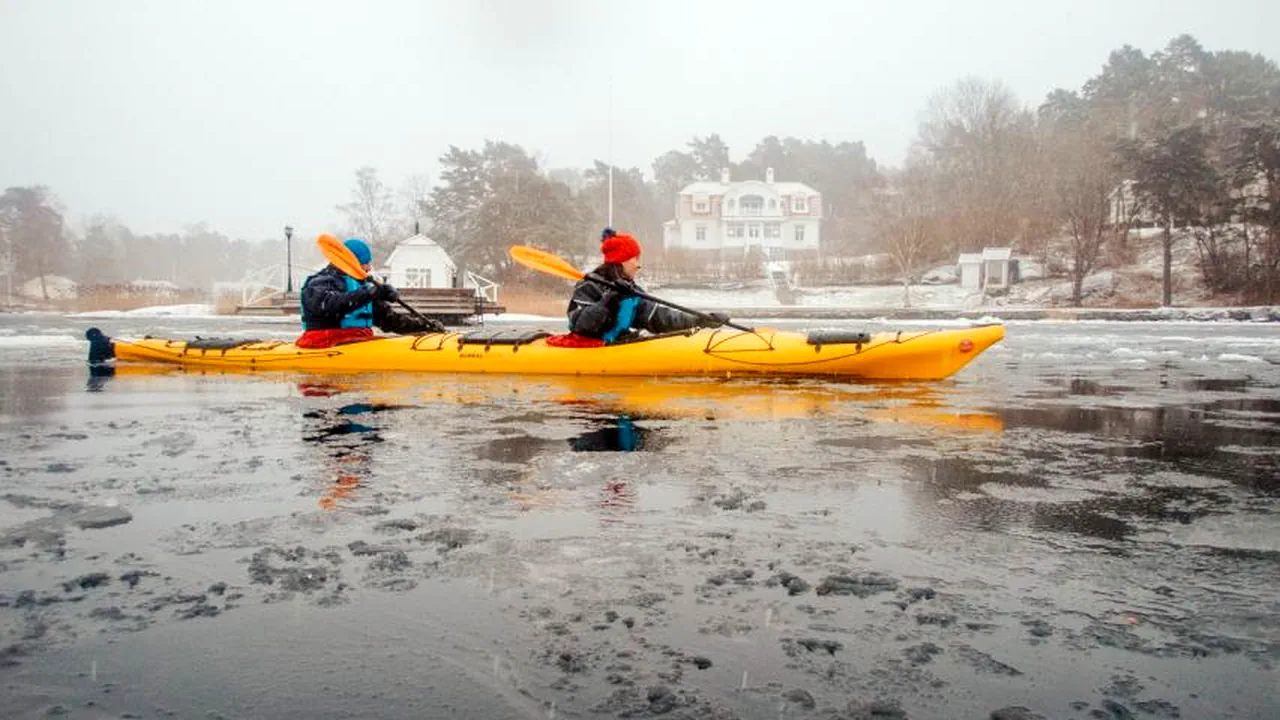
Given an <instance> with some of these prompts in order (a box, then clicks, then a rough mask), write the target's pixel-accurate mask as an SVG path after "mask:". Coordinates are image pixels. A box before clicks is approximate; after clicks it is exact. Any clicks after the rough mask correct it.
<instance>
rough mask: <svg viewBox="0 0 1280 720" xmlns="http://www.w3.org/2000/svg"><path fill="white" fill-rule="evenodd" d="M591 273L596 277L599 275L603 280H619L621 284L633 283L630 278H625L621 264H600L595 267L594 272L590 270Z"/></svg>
mask: <svg viewBox="0 0 1280 720" xmlns="http://www.w3.org/2000/svg"><path fill="white" fill-rule="evenodd" d="M591 272H593V273H595V274H596V275H599V276H600V277H602V278H604V279H605V280H613V281H614V282H617V281H619V280H621V281H623V282H628V283H629V282H634V281H633V280H632V279H631V278H629V277H627V274H626V273H624V272H623V271H622V263H611V262H607V263H600V267H597V268H596V269H595V270H592V271H591Z"/></svg>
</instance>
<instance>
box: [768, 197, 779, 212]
mask: <svg viewBox="0 0 1280 720" xmlns="http://www.w3.org/2000/svg"><path fill="white" fill-rule="evenodd" d="M769 209H770V210H777V209H778V201H777V200H774V199H773V198H769Z"/></svg>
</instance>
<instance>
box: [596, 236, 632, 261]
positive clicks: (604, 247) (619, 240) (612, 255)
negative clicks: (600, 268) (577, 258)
mask: <svg viewBox="0 0 1280 720" xmlns="http://www.w3.org/2000/svg"><path fill="white" fill-rule="evenodd" d="M600 252H602V253H604V261H605V262H607V263H624V262H626V261H628V260H630V259H631V258H637V257H640V243H638V242H636V239H635V238H633V237H631V236H630V235H611V236H609V237H607V238H605V239H604V242H601V243H600Z"/></svg>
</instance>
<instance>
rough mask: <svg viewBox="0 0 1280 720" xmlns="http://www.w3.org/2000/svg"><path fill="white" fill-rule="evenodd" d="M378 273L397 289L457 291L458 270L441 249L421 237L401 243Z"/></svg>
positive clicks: (415, 236) (417, 236) (424, 236)
mask: <svg viewBox="0 0 1280 720" xmlns="http://www.w3.org/2000/svg"><path fill="white" fill-rule="evenodd" d="M381 272H382V273H383V274H385V275H386V276H387V282H389V283H391V284H392V285H394V286H395V287H398V288H451V287H460V286H459V285H458V266H457V265H456V264H454V262H453V260H452V259H451V258H450V257H449V254H448V253H446V252H445V251H444V248H442V247H440V246H439V245H438V244H436V241H435V240H432V239H431V238H429V237H427V236H426V235H423V234H421V233H419V234H417V235H414V236H413V237H410V238H408V239H405V240H401V241H400V243H399V244H398V245H396V247H395V249H394V250H392V251H391V254H390V255H388V256H387V261H386V263H385V265H384V267H383V269H382V271H381Z"/></svg>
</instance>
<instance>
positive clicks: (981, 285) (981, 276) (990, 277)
mask: <svg viewBox="0 0 1280 720" xmlns="http://www.w3.org/2000/svg"><path fill="white" fill-rule="evenodd" d="M1014 262H1015V260H1014V259H1013V248H1007V247H1003V248H992V247H988V248H982V252H976V253H960V258H959V260H958V261H957V262H956V268H957V271H958V272H959V275H960V287H962V288H964V289H966V290H982V291H984V292H985V291H987V290H1003V289H1005V288H1007V287H1009V286H1010V285H1012V284H1013V283H1015V282H1017V281H1018V273H1017V270H1016V269H1015V267H1014Z"/></svg>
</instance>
